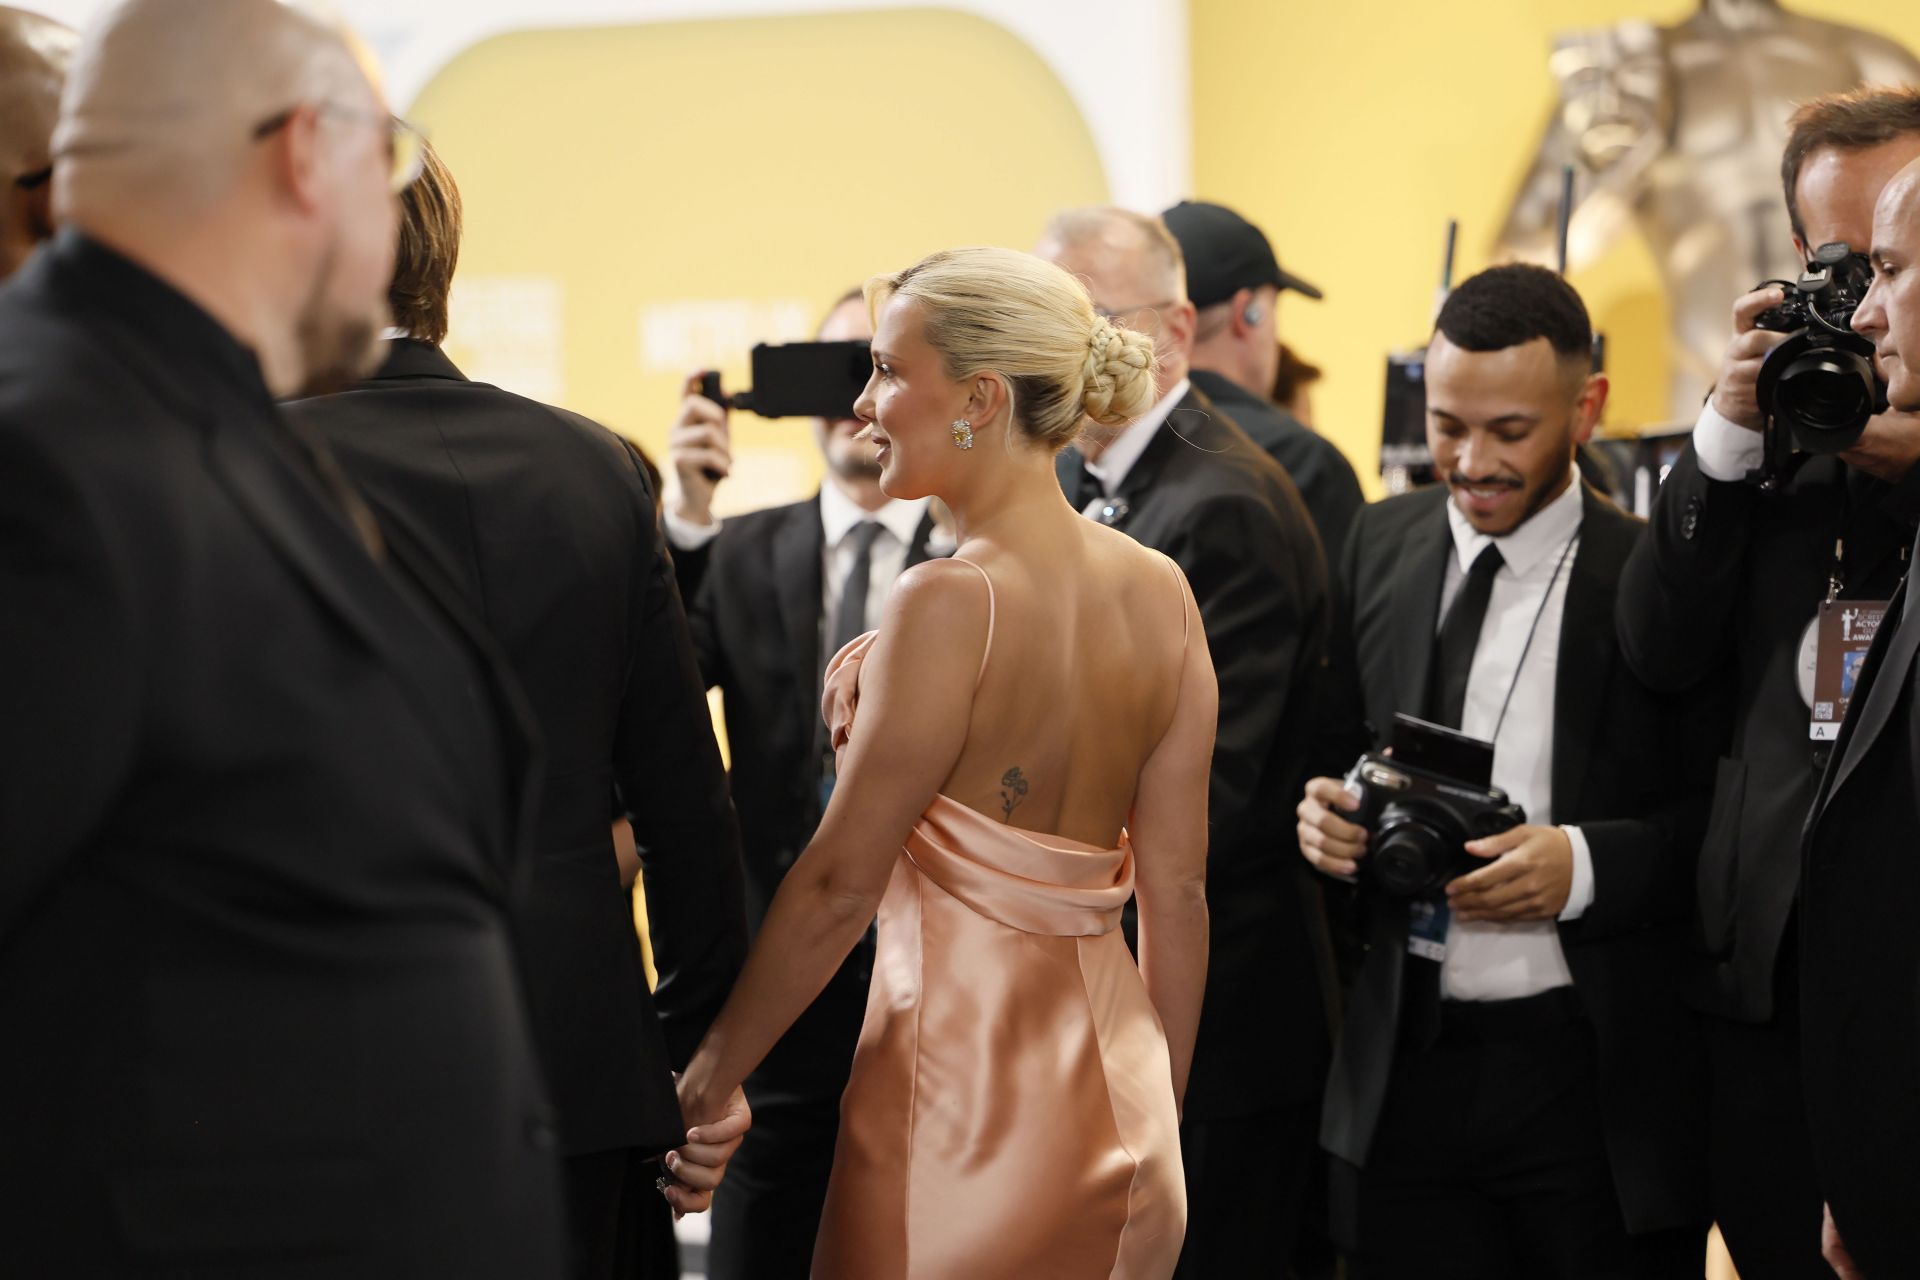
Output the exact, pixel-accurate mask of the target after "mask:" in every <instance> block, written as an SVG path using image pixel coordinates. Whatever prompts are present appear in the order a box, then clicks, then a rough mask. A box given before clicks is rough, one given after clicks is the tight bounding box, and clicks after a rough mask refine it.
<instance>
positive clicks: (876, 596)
mask: <svg viewBox="0 0 1920 1280" xmlns="http://www.w3.org/2000/svg"><path fill="white" fill-rule="evenodd" d="M931 501H932V499H930V498H915V499H913V500H912V501H911V502H909V501H906V500H904V499H901V498H892V499H889V500H888V502H887V505H885V506H884V507H881V508H880V509H879V510H878V511H872V512H869V511H867V510H865V509H863V508H862V507H861V506H860V504H859V503H857V502H855V501H854V500H853V499H852V498H849V497H848V496H847V495H846V494H844V493H842V492H840V490H839V489H838V488H836V487H835V486H834V485H833V484H832V483H827V484H824V485H821V486H820V525H821V528H822V529H823V530H824V531H825V533H826V540H825V544H824V549H823V551H822V556H823V557H824V559H823V560H822V563H821V565H820V626H821V636H822V638H823V643H824V642H827V641H831V639H832V635H831V631H832V628H833V619H834V615H835V614H837V613H838V612H839V610H840V596H841V594H842V592H843V588H844V587H845V586H846V577H847V573H848V571H849V570H850V569H852V568H853V557H854V555H855V552H854V549H853V539H852V538H850V537H848V536H847V535H849V534H851V533H852V532H853V531H854V528H855V527H856V526H858V525H860V524H861V523H863V522H865V521H868V520H871V521H873V522H874V523H875V524H878V525H879V526H880V528H881V529H882V530H883V532H882V533H881V534H880V535H879V536H878V537H876V538H875V539H874V540H873V552H872V556H871V561H870V563H869V565H868V569H867V571H868V574H869V577H868V578H867V623H866V626H865V627H864V628H863V629H864V630H867V631H873V630H877V629H878V628H879V626H880V618H881V615H882V614H883V613H885V612H886V607H887V592H888V591H890V590H892V589H893V581H894V579H895V578H898V577H899V576H900V574H901V573H902V572H903V571H904V570H905V569H906V567H907V552H908V551H909V550H910V549H912V547H913V535H914V534H915V533H917V532H918V531H919V529H920V522H921V521H922V520H924V519H926V515H927V506H928V504H929V503H930V502H931ZM938 532H939V531H938V530H936V531H935V534H936V536H937V535H938ZM929 541H932V539H929ZM831 657H833V655H832V654H830V653H827V652H825V651H824V650H823V651H822V653H821V655H820V659H821V661H822V662H823V663H824V662H825V661H826V660H827V659H829V658H831Z"/></svg>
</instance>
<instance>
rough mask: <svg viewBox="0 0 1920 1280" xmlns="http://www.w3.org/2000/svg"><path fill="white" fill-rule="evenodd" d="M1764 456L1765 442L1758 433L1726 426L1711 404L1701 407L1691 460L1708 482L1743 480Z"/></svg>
mask: <svg viewBox="0 0 1920 1280" xmlns="http://www.w3.org/2000/svg"><path fill="white" fill-rule="evenodd" d="M1766 452H1767V450H1766V440H1765V439H1764V438H1763V437H1762V436H1761V434H1760V433H1759V432H1758V431H1749V430H1747V429H1746V428H1745V427H1743V426H1740V425H1739V424H1738V423H1734V422H1729V421H1728V420H1727V419H1726V418H1724V417H1722V416H1721V414H1720V411H1719V410H1718V409H1716V408H1714V407H1713V401H1711V400H1709V401H1707V402H1706V403H1705V404H1703V405H1701V406H1700V417H1699V419H1698V420H1697V421H1695V423H1694V424H1693V456H1694V458H1695V459H1696V460H1698V461H1699V463H1700V474H1701V475H1703V476H1705V477H1706V478H1707V479H1709V480H1745V479H1746V478H1747V472H1749V471H1751V470H1753V469H1754V468H1755V467H1757V466H1759V465H1760V463H1761V462H1762V461H1763V460H1764V458H1765V457H1766Z"/></svg>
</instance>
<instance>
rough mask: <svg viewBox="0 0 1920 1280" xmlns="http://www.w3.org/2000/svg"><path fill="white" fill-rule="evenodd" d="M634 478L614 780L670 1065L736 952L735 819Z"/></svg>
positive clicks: (742, 933)
mask: <svg viewBox="0 0 1920 1280" xmlns="http://www.w3.org/2000/svg"><path fill="white" fill-rule="evenodd" d="M641 476H642V473H641V472H640V471H639V470H638V469H636V470H635V471H634V472H633V474H632V476H631V477H630V483H631V486H632V494H633V505H634V522H635V531H636V533H637V535H638V536H639V539H640V545H639V547H638V548H637V549H636V554H635V557H634V583H633V590H632V594H631V601H630V606H629V607H630V610H631V613H630V622H629V640H628V668H627V688H626V695H625V697H624V699H623V700H622V705H621V711H620V725H619V729H618V731H617V736H616V739H615V742H614V778H615V780H616V782H617V783H618V785H619V787H620V798H621V803H622V807H623V808H624V809H625V810H626V812H627V814H628V816H629V817H630V819H631V821H632V822H633V829H634V836H635V840H636V842H637V843H638V845H639V847H640V866H641V874H642V876H643V877H644V878H645V884H646V893H647V923H648V931H649V936H650V937H651V939H652V942H653V952H654V962H655V967H656V968H657V969H658V971H659V974H660V981H659V985H658V987H657V988H656V989H655V992H654V1002H655V1004H656V1006H657V1007H658V1009H659V1011H660V1020H661V1024H662V1027H663V1029H664V1031H665V1033H666V1039H667V1049H668V1053H669V1054H670V1056H671V1057H672V1060H673V1066H674V1069H675V1070H679V1069H680V1068H682V1067H684V1066H685V1065H686V1063H687V1060H688V1059H689V1058H690V1057H691V1056H692V1055H693V1051H694V1049H695V1048H697V1047H698V1045H699V1043H700V1037H701V1036H703V1035H705V1034H706V1031H707V1027H708V1025H709V1024H711V1023H712V1021H713V1019H714V1017H715V1016H716V1015H717V1014H718V1013H719V1012H720V1006H721V1005H722V1004H723V1003H724V1002H725V1000H726V997H727V992H728V991H729V990H730V989H731V988H732V986H733V981H734V979H735V978H736V977H738V976H739V972H740V966H741V964H742V963H743V962H744V961H745V958H746V950H747V922H746V906H745V901H746V900H745V887H744V880H743V877H742V872H741V865H740V825H739V821H738V819H737V818H736V817H735V816H734V811H733V802H732V800H731V799H730V798H729V796H728V792H727V776H726V771H725V769H724V768H722V766H721V763H720V749H719V745H718V744H717V743H716V742H715V741H714V737H713V720H712V717H711V715H710V714H709V712H708V709H707V699H706V691H705V685H704V684H703V682H702V681H701V678H700V671H699V667H698V664H697V662H696V661H695V657H694V651H693V643H692V640H691V639H690V637H689V634H688V630H687V619H686V614H685V612H684V611H683V609H682V607H681V603H680V591H679V588H678V586H677V585H676V584H675V581H674V572H673V565H672V562H671V560H670V559H669V557H668V555H667V551H666V547H665V544H664V540H663V539H662V537H661V535H660V527H659V523H658V521H657V519H656V518H655V513H654V505H653V497H652V495H651V494H650V493H648V491H647V488H646V484H645V481H644V480H643V479H642V478H641Z"/></svg>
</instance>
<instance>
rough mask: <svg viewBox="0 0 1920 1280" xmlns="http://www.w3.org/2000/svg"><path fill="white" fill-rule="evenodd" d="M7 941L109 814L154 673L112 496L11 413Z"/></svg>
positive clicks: (3, 691) (1, 786) (5, 737)
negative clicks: (118, 545)
mask: <svg viewBox="0 0 1920 1280" xmlns="http://www.w3.org/2000/svg"><path fill="white" fill-rule="evenodd" d="M0 478H4V483H5V498H4V500H0V583H4V584H5V588H4V603H0V663H4V664H5V666H4V667H0V670H5V671H6V672H7V673H8V675H7V678H6V679H4V680H0V949H4V947H5V945H6V939H7V938H8V936H9V935H10V934H11V933H12V932H13V930H14V929H15V928H17V927H18V926H19V924H20V922H21V920H22V918H23V917H24V916H26V915H27V914H28V912H29V911H30V910H31V907H32V904H33V901H34V899H35V897H36V896H37V895H38V894H39V893H40V892H41V891H42V890H43V889H44V888H45V887H46V886H47V884H48V883H49V882H50V881H51V880H53V879H54V878H55V877H56V876H57V875H58V874H59V872H60V869H61V866H62V864H63V863H65V862H66V861H67V860H68V859H69V858H71V857H72V856H74V855H75V854H76V853H77V852H79V851H80V849H81V848H82V847H83V846H84V845H85V844H86V842H87V841H88V840H89V839H90V838H92V837H93V836H94V835H95V833H96V832H98V830H99V829H100V827H101V825H102V824H103V823H104V822H105V821H106V820H107V818H108V816H109V814H110V812H111V809H112V806H113V803H114V797H115V796H116V794H117V793H118V791H119V789H120V787H121V786H122V785H123V783H124V781H125V779H126V777H127V775H128V772H129V770H130V769H131V767H132V761H133V758H134V750H135V742H136V738H137V734H138V721H139V710H138V707H139V690H140V685H141V680H142V675H141V671H140V655H139V652H138V648H137V646H138V643H139V638H140V635H141V628H140V626H139V625H138V624H137V623H136V621H135V618H134V615H135V610H134V607H133V601H132V593H131V590H130V583H129V581H128V579H127V575H126V565H125V563H124V562H123V561H122V560H121V558H120V557H119V556H117V555H116V554H115V551H114V543H113V539H112V538H111V537H110V536H109V533H108V525H107V521H106V519H105V512H104V510H103V507H102V504H101V503H100V501H99V500H98V499H97V498H96V497H94V496H92V495H89V494H88V493H87V492H86V491H85V486H84V484H83V483H82V478H81V477H78V476H76V475H73V474H71V473H70V472H69V470H68V469H67V468H65V467H63V466H61V465H60V464H58V463H56V462H55V461H54V460H53V459H52V458H51V457H49V456H48V455H47V454H46V453H44V452H43V451H42V450H41V449H40V448H39V447H38V445H37V444H36V443H35V442H34V441H33V440H32V438H31V437H30V435H29V434H28V433H27V432H24V431H20V430H17V429H15V428H13V427H11V426H9V425H8V424H4V423H0Z"/></svg>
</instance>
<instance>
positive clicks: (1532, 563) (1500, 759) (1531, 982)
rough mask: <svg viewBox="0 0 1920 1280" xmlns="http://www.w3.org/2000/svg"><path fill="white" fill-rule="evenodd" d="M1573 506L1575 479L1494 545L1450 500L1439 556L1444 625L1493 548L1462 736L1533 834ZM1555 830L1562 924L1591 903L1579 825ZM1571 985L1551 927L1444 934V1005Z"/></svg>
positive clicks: (1543, 795) (1548, 749)
mask: <svg viewBox="0 0 1920 1280" xmlns="http://www.w3.org/2000/svg"><path fill="white" fill-rule="evenodd" d="M1581 502H1582V497H1581V489H1580V479H1579V476H1578V475H1577V474H1576V475H1575V476H1574V477H1573V481H1572V483H1571V484H1569V485H1568V486H1567V491H1566V492H1565V493H1563V494H1561V495H1560V496H1559V497H1557V498H1555V499H1554V500H1553V501H1552V502H1549V503H1548V504H1547V505H1546V506H1545V507H1543V508H1541V509H1540V510H1539V511H1537V512H1535V513H1534V515H1533V517H1532V518H1531V519H1529V520H1528V521H1527V522H1526V523H1524V524H1522V525H1521V526H1520V527H1519V528H1518V529H1515V530H1514V531H1513V532H1512V533H1510V534H1507V535H1506V536H1505V537H1501V538H1492V537H1489V536H1487V535H1486V534H1483V533H1478V532H1476V531H1475V530H1474V528H1473V526H1472V525H1470V524H1468V523H1467V519H1466V517H1465V516H1463V515H1461V514H1460V511H1459V509H1458V508H1457V507H1455V506H1454V505H1453V503H1452V502H1448V503H1447V523H1448V525H1449V527H1450V529H1451V531H1452V534H1453V549H1454V554H1453V555H1451V556H1449V557H1448V558H1447V576H1446V581H1445V582H1444V584H1443V585H1442V588H1441V594H1440V613H1439V617H1440V618H1445V617H1446V613H1447V608H1448V606H1450V605H1451V604H1452V603H1453V598H1454V596H1455V595H1456V594H1458V593H1459V590H1460V585H1461V583H1462V582H1464V581H1465V579H1466V573H1467V569H1468V567H1469V566H1471V565H1472V564H1473V562H1474V560H1475V559H1476V558H1477V557H1478V556H1479V555H1480V553H1481V551H1483V550H1484V549H1485V548H1486V547H1487V545H1488V544H1489V543H1492V544H1495V545H1497V546H1499V548H1500V555H1501V558H1502V559H1503V560H1504V562H1505V563H1503V564H1502V565H1501V566H1500V570H1499V572H1498V573H1496V574H1494V577H1493V591H1492V594H1491V595H1490V597H1489V598H1488V601H1487V616H1486V621H1485V623H1484V624H1482V626H1481V629H1480V642H1479V644H1478V646H1477V647H1476V648H1475V649H1474V653H1473V666H1472V668H1471V670H1470V671H1469V673H1468V675H1467V697H1466V705H1465V707H1464V709H1463V711H1462V714H1461V722H1460V731H1461V732H1462V733H1465V734H1468V735H1470V736H1472V737H1475V738H1479V739H1481V740H1482V741H1488V740H1491V741H1492V743H1493V785H1494V786H1496V787H1499V788H1500V789H1501V790H1503V791H1505V792H1506V793H1507V795H1508V796H1509V797H1510V798H1511V799H1512V800H1513V801H1514V803H1516V804H1518V805H1520V806H1521V807H1522V808H1523V809H1525V810H1526V813H1527V821H1528V822H1530V823H1535V824H1538V825H1541V826H1551V825H1552V823H1553V714H1554V687H1555V683H1556V677H1557V676H1558V674H1559V667H1560V619H1561V615H1562V613H1563V612H1564V611H1565V609H1566V603H1567V581H1568V579H1569V578H1571V577H1572V576H1573V559H1574V556H1575V555H1577V554H1578V553H1579V552H1578V548H1577V546H1575V543H1576V541H1577V539H1578V538H1579V534H1580V515H1581ZM1536 617H1538V618H1539V620H1540V621H1539V627H1538V629H1537V630H1535V629H1534V619H1535V618H1536ZM1435 626H1436V628H1437V627H1438V621H1437V620H1436V623H1435ZM1529 631H1533V642H1532V643H1531V644H1528V642H1527V634H1528V632H1529ZM1523 650H1524V654H1525V657H1524V661H1523V659H1522V651H1523ZM1509 689H1511V690H1512V691H1513V700H1512V703H1511V705H1510V706H1509V707H1508V709H1507V713H1506V719H1505V720H1504V721H1503V720H1501V718H1500V709H1501V705H1502V704H1503V703H1505V702H1506V701H1507V691H1508V690H1509ZM1496 726H1497V732H1496ZM1561 830H1563V831H1565V832H1566V834H1567V839H1568V840H1569V841H1570V842H1571V843H1572V845H1573V887H1572V891H1571V893H1570V894H1569V895H1568V898H1567V905H1566V907H1565V909H1563V910H1562V911H1561V912H1560V919H1562V920H1574V919H1578V918H1579V917H1580V915H1581V914H1582V913H1583V912H1585V911H1586V909H1587V907H1588V906H1589V905H1590V904H1591V903H1592V902H1593V854H1592V852H1591V851H1590V850H1589V849H1588V848H1587V839H1586V836H1585V835H1583V834H1582V833H1581V831H1580V829H1579V828H1578V827H1562V828H1561ZM1572 982H1573V974H1572V973H1571V972H1570V971H1569V970H1568V969H1567V958H1566V955H1565V954H1564V953H1563V952H1562V951H1561V949H1560V935H1559V932H1558V930H1557V929H1556V927H1555V925H1554V924H1553V922H1552V921H1545V920H1543V921H1537V922H1526V923H1515V924H1503V923H1495V922H1492V921H1460V920H1455V921H1453V922H1452V923H1451V925H1450V927H1449V929H1448V931H1447V956H1446V959H1445V960H1444V961H1443V962H1442V963H1441V966H1440V994H1441V996H1442V997H1443V998H1444V999H1448V1000H1514V999H1518V998H1520V997H1522V996H1531V995H1538V994H1539V993H1540V992H1542V991H1547V990H1551V989H1552V988H1554V987H1564V986H1567V985H1570V984H1571V983H1572Z"/></svg>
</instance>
